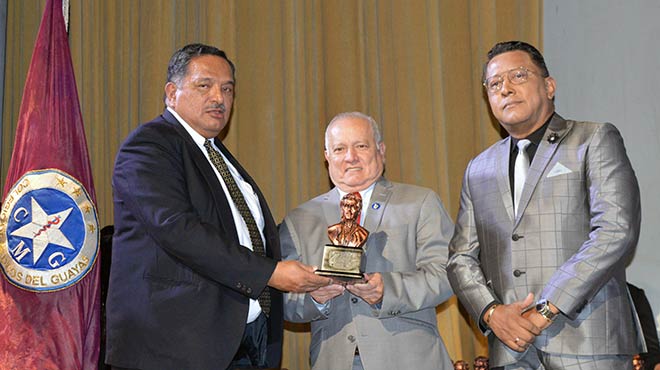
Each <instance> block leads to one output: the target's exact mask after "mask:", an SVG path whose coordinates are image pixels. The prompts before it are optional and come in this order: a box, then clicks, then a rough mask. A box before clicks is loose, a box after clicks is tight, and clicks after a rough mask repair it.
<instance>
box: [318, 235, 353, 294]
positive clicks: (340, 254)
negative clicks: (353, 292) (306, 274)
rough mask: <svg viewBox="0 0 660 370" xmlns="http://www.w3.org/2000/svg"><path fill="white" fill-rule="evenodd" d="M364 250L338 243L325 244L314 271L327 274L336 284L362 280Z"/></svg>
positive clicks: (322, 274) (323, 274)
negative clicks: (317, 267)
mask: <svg viewBox="0 0 660 370" xmlns="http://www.w3.org/2000/svg"><path fill="white" fill-rule="evenodd" d="M364 265H365V260H364V250H363V249H362V248H353V247H345V246H340V245H330V244H328V245H325V247H324V248H323V262H322V263H321V268H320V269H318V270H316V271H315V273H316V274H318V275H321V276H327V277H330V278H332V279H333V280H335V281H336V282H337V283H338V284H344V285H345V284H347V283H350V284H354V283H360V282H364V276H363V271H364Z"/></svg>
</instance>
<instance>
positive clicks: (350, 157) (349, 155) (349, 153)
mask: <svg viewBox="0 0 660 370" xmlns="http://www.w3.org/2000/svg"><path fill="white" fill-rule="evenodd" d="M357 158H358V156H357V152H356V151H355V149H353V148H348V149H347V150H346V157H344V160H345V161H346V162H353V161H355V160H357Z"/></svg>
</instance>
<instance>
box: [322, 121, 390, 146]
mask: <svg viewBox="0 0 660 370" xmlns="http://www.w3.org/2000/svg"><path fill="white" fill-rule="evenodd" d="M346 118H356V119H361V120H364V121H367V122H368V123H369V126H371V132H373V134H374V141H376V145H380V143H382V142H383V134H381V132H380V126H378V123H377V122H376V120H375V119H373V118H372V117H371V116H369V115H367V114H364V113H362V112H344V113H339V114H338V115H336V116H334V117H333V118H332V119H331V120H330V123H328V126H326V128H325V150H328V132H329V131H330V128H331V127H332V125H333V124H334V123H335V122H336V121H339V120H342V119H346Z"/></svg>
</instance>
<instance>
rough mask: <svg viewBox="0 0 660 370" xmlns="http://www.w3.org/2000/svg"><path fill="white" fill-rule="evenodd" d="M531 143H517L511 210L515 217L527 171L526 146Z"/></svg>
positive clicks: (524, 141)
mask: <svg viewBox="0 0 660 370" xmlns="http://www.w3.org/2000/svg"><path fill="white" fill-rule="evenodd" d="M529 144H531V141H529V140H527V139H523V140H520V141H518V155H517V156H516V163H514V165H513V186H514V192H513V198H514V203H513V210H514V212H515V215H516V216H517V215H518V203H520V196H521V195H522V190H523V186H525V180H526V179H527V170H528V169H529V157H528V156H527V150H525V149H526V148H527V146H528V145H529Z"/></svg>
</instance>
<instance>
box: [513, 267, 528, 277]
mask: <svg viewBox="0 0 660 370" xmlns="http://www.w3.org/2000/svg"><path fill="white" fill-rule="evenodd" d="M524 273H525V271H520V270H518V269H515V270H513V276H515V277H520V275H522V274H524Z"/></svg>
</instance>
